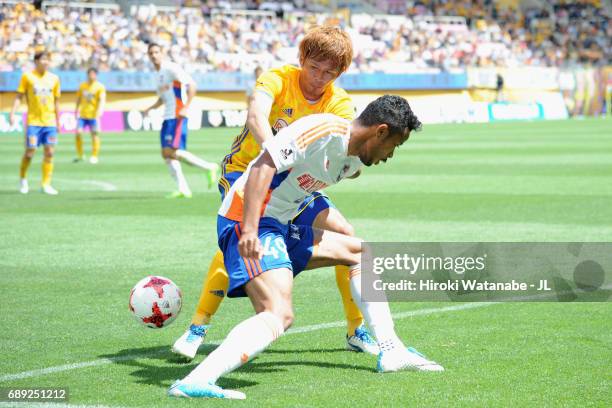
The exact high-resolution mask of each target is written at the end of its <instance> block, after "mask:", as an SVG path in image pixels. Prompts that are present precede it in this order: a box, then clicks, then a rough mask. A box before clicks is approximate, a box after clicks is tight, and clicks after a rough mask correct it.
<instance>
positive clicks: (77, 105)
mask: <svg viewBox="0 0 612 408" xmlns="http://www.w3.org/2000/svg"><path fill="white" fill-rule="evenodd" d="M80 105H81V92H78V93H77V98H76V104H75V106H74V116H75V117H77V118H78V117H79V106H80Z"/></svg>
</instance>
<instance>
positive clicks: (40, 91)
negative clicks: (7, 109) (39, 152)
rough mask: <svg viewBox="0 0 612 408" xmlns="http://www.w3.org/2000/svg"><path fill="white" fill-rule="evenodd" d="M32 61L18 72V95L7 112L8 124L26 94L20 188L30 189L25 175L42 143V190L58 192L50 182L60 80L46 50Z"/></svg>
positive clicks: (55, 193)
mask: <svg viewBox="0 0 612 408" xmlns="http://www.w3.org/2000/svg"><path fill="white" fill-rule="evenodd" d="M34 65H35V67H34V70H33V71H31V72H26V73H24V74H23V75H22V76H21V80H20V81H19V87H18V88H17V96H16V97H15V102H14V103H13V108H12V109H11V113H10V116H9V121H10V122H11V125H14V124H15V114H16V112H17V108H19V104H20V103H21V99H22V98H23V97H24V96H25V99H26V103H27V105H28V115H27V120H26V139H25V152H24V154H23V157H22V158H21V166H20V168H19V178H20V188H19V192H21V193H22V194H27V193H28V192H29V191H30V188H29V186H28V179H27V174H28V168H29V167H30V163H31V162H32V157H33V156H34V152H36V149H37V148H38V146H40V145H41V144H42V145H43V146H44V157H43V163H42V181H41V186H42V191H43V193H45V194H49V195H57V193H58V192H57V190H56V189H54V188H53V187H52V186H51V176H52V174H53V153H54V149H55V145H56V144H57V134H58V129H59V97H60V80H59V78H58V76H57V75H55V74H52V73H51V72H49V71H48V68H49V56H48V54H47V53H46V52H38V53H36V54H35V55H34Z"/></svg>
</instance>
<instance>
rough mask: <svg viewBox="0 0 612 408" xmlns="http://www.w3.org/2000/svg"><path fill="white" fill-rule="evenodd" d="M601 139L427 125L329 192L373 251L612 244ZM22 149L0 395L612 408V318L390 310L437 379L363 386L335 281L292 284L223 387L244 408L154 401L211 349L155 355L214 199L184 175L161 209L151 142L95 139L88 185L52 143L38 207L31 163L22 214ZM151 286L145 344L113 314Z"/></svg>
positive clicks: (5, 160)
mask: <svg viewBox="0 0 612 408" xmlns="http://www.w3.org/2000/svg"><path fill="white" fill-rule="evenodd" d="M611 129H612V122H610V120H595V119H592V120H582V121H579V120H571V121H563V122H533V123H518V122H514V123H503V124H485V125H481V124H478V125H440V126H433V125H432V126H426V128H425V130H424V131H423V132H422V133H418V134H414V135H413V137H411V139H410V140H409V141H408V142H407V143H406V144H405V145H404V146H402V147H401V148H400V149H399V151H398V152H397V153H396V155H395V157H394V158H393V159H392V160H390V161H389V162H388V163H387V164H386V165H380V166H377V167H372V168H366V169H365V171H364V174H363V175H362V176H361V177H360V178H359V179H357V180H347V181H344V182H343V183H341V184H340V185H338V186H334V187H332V188H330V189H329V191H328V193H329V195H330V196H331V197H332V199H333V200H334V202H335V204H336V205H337V206H338V208H339V209H341V210H342V211H343V213H344V214H345V215H346V217H347V218H348V219H349V220H350V221H351V222H352V223H353V225H354V226H355V228H356V231H357V233H358V235H359V236H361V237H363V238H365V239H368V240H378V241H612V131H611ZM236 133H237V131H236V129H213V130H201V131H197V132H191V134H190V136H189V149H190V150H191V151H192V152H194V153H196V154H198V155H201V156H202V157H204V158H206V159H209V160H215V161H217V160H220V159H221V157H222V156H223V155H224V154H225V152H226V151H227V150H228V148H229V146H230V144H231V139H232V137H233V136H234V135H235V134H236ZM85 140H86V149H87V150H88V149H89V146H90V143H89V140H88V139H87V138H86V139H85ZM22 146H23V139H22V136H20V135H3V136H1V137H0V152H1V153H2V154H1V155H0V275H1V277H0V282H1V283H0V287H1V289H2V295H3V296H2V299H1V300H0V310H1V316H2V318H1V320H0V322H1V323H0V326H1V330H0V348H1V353H2V357H1V358H0V387H52V386H53V387H68V388H69V393H70V401H69V402H68V403H69V404H78V405H85V406H92V405H102V406H106V407H118V406H126V407H166V406H172V407H181V406H196V405H197V406H230V405H236V406H245V407H247V406H248V407H251V406H259V407H270V406H279V407H319V406H330V407H341V406H346V407H349V406H350V407H361V406H391V407H407V406H426V407H432V406H453V407H454V406H461V407H490V406H514V407H522V406H538V407H541V406H577V407H585V406H609V404H610V401H612V391H611V390H612V371H611V367H612V304H610V303H579V304H569V303H497V304H491V305H484V304H470V306H475V307H472V308H465V309H458V310H454V309H449V307H452V306H457V305H455V304H452V303H394V304H392V305H391V309H392V311H393V312H394V313H403V315H402V316H403V317H402V318H400V319H398V320H396V325H397V330H398V333H399V334H400V335H401V337H402V338H403V339H405V341H406V342H407V344H409V345H412V346H414V347H416V348H417V349H419V350H420V351H421V352H423V353H425V354H426V355H427V356H428V357H430V358H432V359H434V360H436V361H438V362H440V363H441V364H443V365H444V366H445V368H446V371H445V372H444V373H413V372H403V373H394V374H377V373H375V372H374V367H375V358H373V357H372V356H367V355H363V354H356V353H351V352H347V351H344V347H345V341H344V329H343V327H342V320H343V315H342V309H341V303H340V299H339V295H338V293H337V289H336V287H335V280H334V276H333V270H332V269H321V270H316V271H309V272H305V273H303V274H302V275H300V277H299V278H298V279H297V280H296V287H295V290H294V299H295V309H296V321H295V324H294V327H295V328H297V329H300V328H301V329H302V330H297V331H296V332H294V333H292V334H287V335H286V336H284V337H282V338H281V339H280V340H279V341H278V342H276V343H275V344H274V345H273V346H272V347H271V348H270V349H269V350H268V351H266V352H265V353H264V354H262V355H261V356H260V357H258V358H257V359H256V360H254V361H253V362H251V363H250V364H248V365H247V366H245V367H243V368H242V369H240V370H238V371H237V372H235V373H233V374H231V375H228V376H227V377H225V378H223V379H222V380H221V381H220V385H222V386H224V387H231V388H236V389H239V390H241V391H243V392H245V393H246V394H247V400H246V402H238V401H233V402H232V401H211V400H208V401H187V400H171V399H169V398H168V397H167V396H166V390H167V388H168V386H169V385H170V384H171V383H172V382H173V381H174V380H175V379H177V378H181V377H183V376H184V375H186V374H187V373H188V372H189V371H190V369H192V368H193V367H194V366H195V364H197V363H199V362H200V361H201V360H202V359H203V358H204V357H205V355H206V353H208V352H210V350H211V349H212V347H214V346H211V345H208V346H206V347H203V349H202V350H201V352H200V353H199V355H198V356H197V359H196V360H195V361H194V362H193V363H190V364H181V363H179V362H177V361H176V360H174V358H173V356H172V355H171V354H170V352H169V346H170V345H171V344H172V342H173V341H174V339H175V338H176V337H178V336H179V335H180V334H181V333H182V331H183V330H184V329H185V327H186V325H187V324H188V322H189V320H190V317H191V313H192V312H193V309H194V307H195V304H196V302H197V297H198V295H199V291H200V284H201V282H202V279H203V276H204V274H205V271H206V269H207V267H208V263H209V260H210V258H211V256H212V254H213V252H214V251H215V250H216V237H215V234H216V233H215V215H216V211H217V209H218V206H219V195H218V192H217V191H216V190H207V188H206V185H205V183H206V182H205V178H204V176H203V175H202V174H201V173H199V172H198V171H197V169H193V168H186V169H185V172H186V173H187V175H188V180H189V182H190V184H191V186H192V189H193V190H194V198H193V199H191V200H178V201H177V200H167V199H164V195H165V194H166V193H168V192H170V191H171V190H173V188H174V185H173V182H172V181H171V179H170V176H169V175H168V173H167V170H166V167H165V165H164V163H163V161H162V159H161V158H160V155H159V137H158V135H157V133H156V132H142V133H123V134H105V135H103V142H102V153H101V161H100V163H99V164H98V165H96V166H93V165H90V164H89V163H80V164H73V163H71V160H72V157H73V155H74V150H73V149H74V142H73V137H72V135H66V134H64V135H61V137H60V144H59V146H58V154H57V158H56V166H55V175H54V183H53V184H54V186H55V187H56V188H57V189H58V190H59V191H60V195H59V196H57V197H49V196H45V195H43V194H41V193H40V192H39V191H38V183H39V180H40V163H41V152H37V156H36V158H35V160H34V162H33V164H32V166H31V168H30V172H29V178H30V186H31V190H32V191H31V193H30V194H29V195H27V196H22V195H20V194H18V193H17V188H18V166H19V160H20V155H21V154H22V150H23V147H22ZM112 190H114V191H112ZM147 274H158V275H162V276H167V277H169V278H171V279H173V280H174V281H175V282H177V283H178V285H179V286H180V287H181V288H182V290H183V293H184V307H183V311H182V313H181V315H180V316H179V317H178V319H177V321H176V322H175V323H173V324H172V325H171V326H170V327H168V328H165V329H162V330H151V329H146V328H144V327H142V326H140V325H139V324H137V323H136V321H135V320H134V319H133V318H132V316H131V315H130V313H129V311H128V308H127V302H128V294H129V291H130V288H131V287H132V286H133V285H134V284H135V283H136V282H137V281H138V280H139V279H141V278H142V277H144V276H146V275H147ZM606 283H607V284H609V283H610V282H606ZM419 310H425V312H422V313H420V314H419V313H414V314H411V313H409V312H410V311H419ZM250 314H251V309H250V305H249V303H248V301H246V300H244V299H241V300H233V299H230V300H226V301H225V302H224V303H223V305H222V306H221V309H220V312H219V313H218V315H217V316H216V318H215V320H214V326H213V328H212V330H211V332H210V334H209V339H210V341H212V342H214V341H220V340H221V339H223V337H224V336H225V335H226V334H227V332H228V331H229V329H230V328H231V327H232V326H233V325H235V324H236V323H237V322H239V321H241V320H242V319H244V318H245V317H247V316H249V315H250ZM324 323H331V324H329V325H322V326H315V325H321V324H324ZM6 405H7V404H6V403H0V406H6ZM19 406H26V405H19Z"/></svg>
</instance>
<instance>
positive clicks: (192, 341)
mask: <svg viewBox="0 0 612 408" xmlns="http://www.w3.org/2000/svg"><path fill="white" fill-rule="evenodd" d="M352 57H353V48H352V44H351V40H350V38H349V36H348V34H347V33H345V32H344V31H342V30H340V29H339V28H337V27H333V26H318V27H314V28H313V29H312V30H310V31H309V32H308V33H307V34H306V35H305V36H304V38H303V39H302V41H301V42H300V45H299V59H300V67H299V68H298V67H295V66H291V65H285V66H283V67H280V68H277V69H272V70H269V71H267V72H265V73H263V74H262V75H260V76H259V77H258V78H257V81H256V85H255V92H254V94H253V96H252V97H251V100H250V104H249V110H248V115H247V123H246V126H245V127H244V129H243V130H242V132H241V133H240V134H239V135H238V136H237V137H236V139H235V140H234V143H233V144H232V147H231V151H230V153H229V154H228V155H227V156H225V159H224V160H223V165H222V177H221V179H220V181H219V191H220V192H221V197H222V199H223V197H224V196H225V194H227V192H228V191H229V189H230V187H231V185H232V184H233V183H234V181H236V180H237V179H238V178H239V177H240V175H241V174H242V173H244V171H245V170H246V168H247V166H248V164H249V163H250V162H251V161H252V160H253V159H254V158H255V157H257V155H258V154H259V152H260V151H261V145H262V143H263V142H264V141H266V140H267V139H269V138H271V137H273V136H274V134H275V133H276V132H277V131H278V130H280V129H281V128H283V127H286V126H288V125H289V124H290V123H292V122H293V121H295V120H297V119H299V118H301V117H304V116H306V115H310V114H314V113H333V114H336V115H338V116H340V117H343V118H346V119H348V120H352V119H353V117H354V113H355V110H354V107H353V104H352V102H351V99H350V97H349V96H348V95H347V93H346V92H345V91H344V90H343V89H340V88H338V87H336V86H335V85H334V84H333V82H334V80H336V79H337V78H338V77H339V76H340V74H342V73H343V72H345V71H346V70H347V69H348V67H349V65H350V64H351V60H352ZM292 222H293V223H294V224H298V225H309V226H312V227H316V228H320V229H325V230H330V231H334V232H338V233H342V234H345V235H351V236H352V235H353V227H352V226H351V225H350V224H349V223H348V221H347V220H346V219H345V218H344V217H343V216H342V214H341V213H340V212H339V211H338V210H337V209H336V208H335V207H334V205H333V204H332V203H331V201H330V200H329V198H328V197H326V196H325V195H324V194H321V193H318V192H317V193H314V194H313V195H311V196H310V197H308V198H307V199H306V200H305V201H304V202H303V203H302V205H301V206H300V213H299V214H298V216H297V217H295V218H294V219H293V220H292ZM336 282H337V284H338V289H339V290H340V294H341V296H342V303H343V305H344V311H345V316H346V320H347V336H346V339H347V348H348V349H349V350H353V351H364V352H368V353H371V354H378V351H379V349H378V346H377V345H376V342H375V341H374V339H372V337H371V336H370V334H369V333H368V331H367V330H366V329H365V327H364V326H363V315H362V314H361V312H360V311H359V309H358V308H357V306H356V305H355V303H354V301H353V299H352V297H351V291H350V286H349V271H348V268H347V267H345V266H337V267H336ZM227 288H228V275H227V272H226V268H225V265H224V260H223V255H222V253H221V251H217V253H216V255H215V257H214V259H213V261H212V263H211V265H210V267H209V271H208V275H207V277H206V280H205V281H204V286H203V288H202V292H201V295H200V301H199V304H198V306H197V309H196V312H195V314H194V316H193V318H192V321H191V323H192V324H191V326H190V327H189V329H188V330H187V331H186V332H185V333H184V334H183V335H182V336H181V337H180V338H179V339H178V340H177V341H176V342H175V343H174V345H173V347H172V351H173V352H175V353H177V354H180V355H182V356H184V357H186V358H188V359H192V358H193V357H194V356H195V354H196V353H197V350H198V347H199V346H200V345H201V343H202V342H203V339H204V336H205V335H206V333H207V331H208V326H209V323H210V321H211V318H212V316H213V315H214V314H215V312H216V311H217V309H218V307H219V305H220V304H221V301H222V300H223V298H224V296H225V295H226V293H227Z"/></svg>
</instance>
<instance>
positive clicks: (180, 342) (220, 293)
mask: <svg viewBox="0 0 612 408" xmlns="http://www.w3.org/2000/svg"><path fill="white" fill-rule="evenodd" d="M240 175H242V172H238V171H236V172H231V173H226V174H224V175H223V176H222V177H221V179H220V180H219V192H220V193H221V200H223V198H224V197H225V194H227V192H228V191H229V189H230V188H231V186H232V184H234V182H235V181H236V180H238V178H239V177H240ZM228 285H229V277H228V275H227V271H226V270H225V264H224V260H223V253H222V252H221V250H217V252H216V253H215V255H214V256H213V259H212V261H211V262H210V265H209V266H208V273H207V274H206V277H205V278H204V283H203V284H202V289H201V291H200V298H199V300H198V305H197V307H196V311H195V313H194V314H193V316H192V318H191V325H190V326H189V327H188V328H187V330H186V331H185V332H184V333H183V335H182V336H181V337H179V338H178V339H177V340H176V341H175V342H174V344H173V345H172V349H171V350H172V352H173V353H176V354H179V355H181V356H183V357H184V358H186V359H188V360H191V359H193V358H194V357H195V355H196V354H197V352H198V348H199V347H200V346H201V345H202V343H203V342H204V338H205V337H206V334H207V333H208V330H209V329H210V322H211V320H212V318H213V316H214V315H215V313H217V310H218V309H219V306H220V305H221V302H222V301H223V299H224V298H225V295H226V294H227V289H228Z"/></svg>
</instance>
